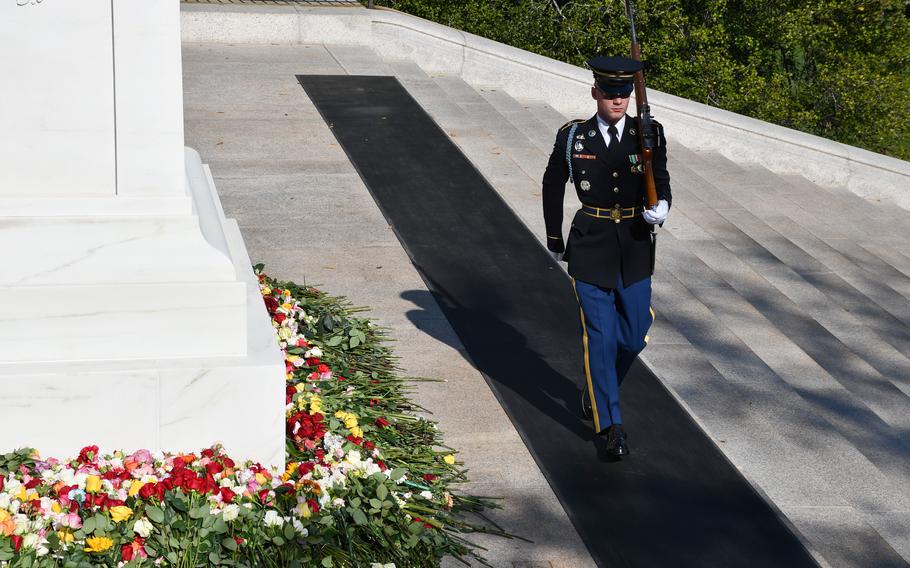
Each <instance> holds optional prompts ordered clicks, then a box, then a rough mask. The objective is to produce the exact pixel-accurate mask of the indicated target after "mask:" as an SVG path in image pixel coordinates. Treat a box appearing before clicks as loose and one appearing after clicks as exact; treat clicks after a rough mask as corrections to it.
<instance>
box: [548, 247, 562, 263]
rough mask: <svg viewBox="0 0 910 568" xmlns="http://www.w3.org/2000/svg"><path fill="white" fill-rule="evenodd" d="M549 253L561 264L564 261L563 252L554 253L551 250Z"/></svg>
mask: <svg viewBox="0 0 910 568" xmlns="http://www.w3.org/2000/svg"><path fill="white" fill-rule="evenodd" d="M547 252H548V253H550V256H552V257H553V260H555V261H556V262H561V261H562V255H563V254H564V253H561V252H553V251H551V250H548V251H547Z"/></svg>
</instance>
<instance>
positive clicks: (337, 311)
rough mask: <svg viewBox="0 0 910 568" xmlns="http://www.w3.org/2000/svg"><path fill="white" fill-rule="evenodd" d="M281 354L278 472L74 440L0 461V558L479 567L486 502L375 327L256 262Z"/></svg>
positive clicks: (68, 563) (74, 562)
mask: <svg viewBox="0 0 910 568" xmlns="http://www.w3.org/2000/svg"><path fill="white" fill-rule="evenodd" d="M256 269H257V275H258V277H259V283H260V289H261V292H262V296H263V301H264V302H265V306H266V309H267V310H268V312H269V315H270V316H271V318H272V323H273V325H274V327H275V329H276V333H277V336H278V340H279V344H280V346H281V349H282V351H283V352H284V354H285V364H286V372H287V390H286V400H285V402H286V423H287V429H286V434H287V435H286V448H287V468H286V469H285V471H276V470H269V469H267V468H264V467H262V466H261V465H259V464H256V463H252V462H246V463H236V462H235V461H234V460H233V459H231V457H230V456H228V455H227V454H226V453H225V451H224V450H223V448H221V447H220V446H217V445H216V446H213V447H211V448H207V449H203V450H201V451H198V452H196V453H191V454H165V453H160V452H149V451H147V450H139V451H135V452H131V453H125V452H121V451H113V452H110V453H102V452H101V451H100V450H99V448H98V447H96V446H90V447H86V448H84V449H83V450H82V451H81V452H80V454H79V455H78V456H77V457H75V458H72V459H69V460H59V459H55V458H44V459H43V458H41V457H40V456H39V455H38V454H37V452H35V451H34V450H31V449H23V450H19V451H17V452H13V453H10V454H7V455H5V456H2V457H0V567H4V568H7V567H8V568H14V567H15V568H20V567H21V568H49V567H72V568H83V567H85V568H88V567H95V566H118V567H120V566H123V567H128V568H133V567H142V566H174V567H179V568H191V567H192V568H195V567H199V566H236V567H251V568H252V567H263V566H268V567H272V566H274V567H301V568H302V567H310V566H312V567H323V568H328V567H332V566H338V567H366V566H370V567H373V566H380V567H382V568H389V567H394V568H408V567H414V568H417V567H420V568H426V567H431V566H438V565H439V563H440V561H441V559H442V558H443V557H444V556H447V555H453V556H456V557H458V558H462V559H464V560H468V559H476V560H478V561H480V562H482V563H483V560H482V558H481V557H480V556H479V555H478V554H477V552H476V548H475V547H474V546H473V545H472V544H471V543H470V542H469V541H468V540H466V539H465V533H469V532H472V531H477V530H483V531H485V532H495V533H497V534H501V535H503V536H507V535H505V534H504V533H503V532H502V531H501V530H499V529H498V528H496V527H491V526H490V525H489V524H487V523H485V524H484V525H482V526H478V525H474V524H471V523H470V522H468V521H466V520H465V514H466V513H470V512H473V513H479V512H481V511H482V510H483V509H484V508H486V507H489V506H491V505H492V503H491V502H490V501H489V500H487V499H480V498H475V497H470V496H466V495H460V494H458V493H453V492H452V485H453V484H454V483H458V482H461V481H464V480H465V475H464V471H463V470H462V469H461V467H460V466H459V464H458V462H457V460H456V456H455V453H454V452H453V451H451V450H450V449H449V448H446V447H445V446H443V445H442V441H441V438H440V435H439V432H438V431H437V429H436V426H435V424H433V423H432V422H430V421H428V420H425V419H424V418H422V417H420V416H418V415H417V413H416V411H417V410H419V409H417V408H415V407H414V406H413V405H412V403H410V402H409V401H408V399H407V397H406V393H407V391H408V389H409V388H411V386H412V382H410V381H407V380H405V379H403V378H402V377H400V376H399V374H398V372H397V369H396V367H395V360H394V357H393V356H392V354H391V352H390V350H389V349H388V347H387V346H386V345H385V343H384V335H383V332H382V330H381V329H380V328H377V327H376V326H375V325H374V324H373V323H372V322H370V321H369V320H367V319H363V318H358V317H356V316H355V313H356V312H357V311H358V310H357V309H355V308H353V307H351V306H350V305H349V304H348V303H347V302H346V301H344V300H342V299H340V298H333V297H330V296H327V295H325V294H324V293H322V292H320V291H319V290H317V289H315V288H312V287H300V286H297V285H295V284H293V283H279V282H275V281H274V280H272V279H270V278H268V277H267V276H266V275H264V274H262V272H261V269H262V267H261V266H257V267H256Z"/></svg>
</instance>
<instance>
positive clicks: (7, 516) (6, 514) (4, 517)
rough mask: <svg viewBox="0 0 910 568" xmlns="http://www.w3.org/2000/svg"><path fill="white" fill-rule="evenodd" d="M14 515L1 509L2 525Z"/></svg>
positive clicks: (0, 521)
mask: <svg viewBox="0 0 910 568" xmlns="http://www.w3.org/2000/svg"><path fill="white" fill-rule="evenodd" d="M11 516H12V515H10V514H9V511H7V510H6V509H0V523H2V522H3V521H8V520H9V519H10V517H11Z"/></svg>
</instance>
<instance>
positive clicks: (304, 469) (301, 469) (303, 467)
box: [297, 462, 316, 477]
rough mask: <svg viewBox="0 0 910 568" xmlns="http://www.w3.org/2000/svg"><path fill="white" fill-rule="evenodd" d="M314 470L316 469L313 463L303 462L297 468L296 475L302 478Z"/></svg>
mask: <svg viewBox="0 0 910 568" xmlns="http://www.w3.org/2000/svg"><path fill="white" fill-rule="evenodd" d="M314 469H316V464H314V463H313V462H303V463H302V464H300V465H298V466H297V473H298V474H300V477H303V476H304V475H306V474H308V473H310V472H311V471H313V470H314Z"/></svg>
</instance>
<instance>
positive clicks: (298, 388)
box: [294, 383, 306, 392]
mask: <svg viewBox="0 0 910 568" xmlns="http://www.w3.org/2000/svg"><path fill="white" fill-rule="evenodd" d="M294 390H296V391H297V392H303V391H305V390H306V385H305V384H303V383H297V384H296V385H294Z"/></svg>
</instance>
